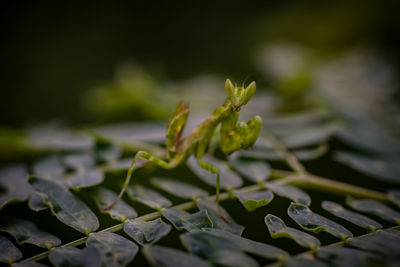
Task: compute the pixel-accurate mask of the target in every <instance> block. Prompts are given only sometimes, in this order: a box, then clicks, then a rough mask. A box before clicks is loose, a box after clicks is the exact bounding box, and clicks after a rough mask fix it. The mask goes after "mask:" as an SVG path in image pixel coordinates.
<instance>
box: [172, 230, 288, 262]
mask: <svg viewBox="0 0 400 267" xmlns="http://www.w3.org/2000/svg"><path fill="white" fill-rule="evenodd" d="M180 238H181V241H182V243H183V245H184V247H186V248H187V249H188V250H189V251H190V252H192V253H194V254H196V255H199V256H201V257H205V256H206V255H207V254H208V253H212V252H213V251H218V250H222V251H224V250H231V251H241V252H247V253H250V254H253V255H257V256H260V257H263V258H266V259H283V258H286V257H287V256H288V253H287V252H286V251H284V250H281V249H279V248H276V247H274V246H271V245H268V244H264V243H260V242H256V241H253V240H251V239H247V238H243V237H240V236H238V235H235V234H232V233H229V232H225V231H223V230H220V229H214V228H204V229H203V231H194V232H188V233H185V234H183V235H181V236H180Z"/></svg>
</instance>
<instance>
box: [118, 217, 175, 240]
mask: <svg viewBox="0 0 400 267" xmlns="http://www.w3.org/2000/svg"><path fill="white" fill-rule="evenodd" d="M170 230H171V225H169V224H166V223H165V222H163V221H162V220H161V219H160V218H158V219H156V220H153V221H148V222H146V221H142V220H139V219H136V220H127V221H126V222H125V225H124V232H125V233H126V234H127V235H129V236H130V237H132V238H133V239H134V240H135V241H136V242H138V243H139V244H140V245H142V246H144V245H148V244H153V243H156V242H157V241H158V240H160V239H161V238H163V237H164V236H166V235H167V234H168V233H169V231H170Z"/></svg>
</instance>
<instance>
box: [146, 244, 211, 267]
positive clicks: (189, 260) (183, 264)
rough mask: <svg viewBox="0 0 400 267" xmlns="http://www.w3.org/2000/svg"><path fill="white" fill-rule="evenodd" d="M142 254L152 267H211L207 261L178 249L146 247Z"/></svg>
mask: <svg viewBox="0 0 400 267" xmlns="http://www.w3.org/2000/svg"><path fill="white" fill-rule="evenodd" d="M143 254H144V256H145V257H146V259H147V261H149V262H150V264H151V265H152V266H157V267H158V266H163V267H178V266H179V267H211V266H212V265H211V264H209V263H208V262H207V261H205V260H202V259H201V258H199V257H197V256H195V255H193V254H189V253H186V252H183V251H181V250H178V249H173V248H167V247H161V246H146V247H144V248H143Z"/></svg>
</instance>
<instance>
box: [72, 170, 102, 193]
mask: <svg viewBox="0 0 400 267" xmlns="http://www.w3.org/2000/svg"><path fill="white" fill-rule="evenodd" d="M66 178H67V184H68V187H70V188H73V189H79V188H84V187H92V186H95V185H98V184H101V183H102V182H103V180H104V173H103V171H102V170H100V169H80V170H78V171H77V172H75V173H72V174H70V175H68V176H67V177H66Z"/></svg>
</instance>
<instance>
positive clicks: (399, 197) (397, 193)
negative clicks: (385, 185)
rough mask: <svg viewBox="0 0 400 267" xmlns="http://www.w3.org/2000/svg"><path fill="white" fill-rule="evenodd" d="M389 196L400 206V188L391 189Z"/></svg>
mask: <svg viewBox="0 0 400 267" xmlns="http://www.w3.org/2000/svg"><path fill="white" fill-rule="evenodd" d="M387 196H388V198H389V200H390V201H392V203H393V204H395V205H396V206H397V207H399V208H400V190H390V191H389V192H388V194H387Z"/></svg>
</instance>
